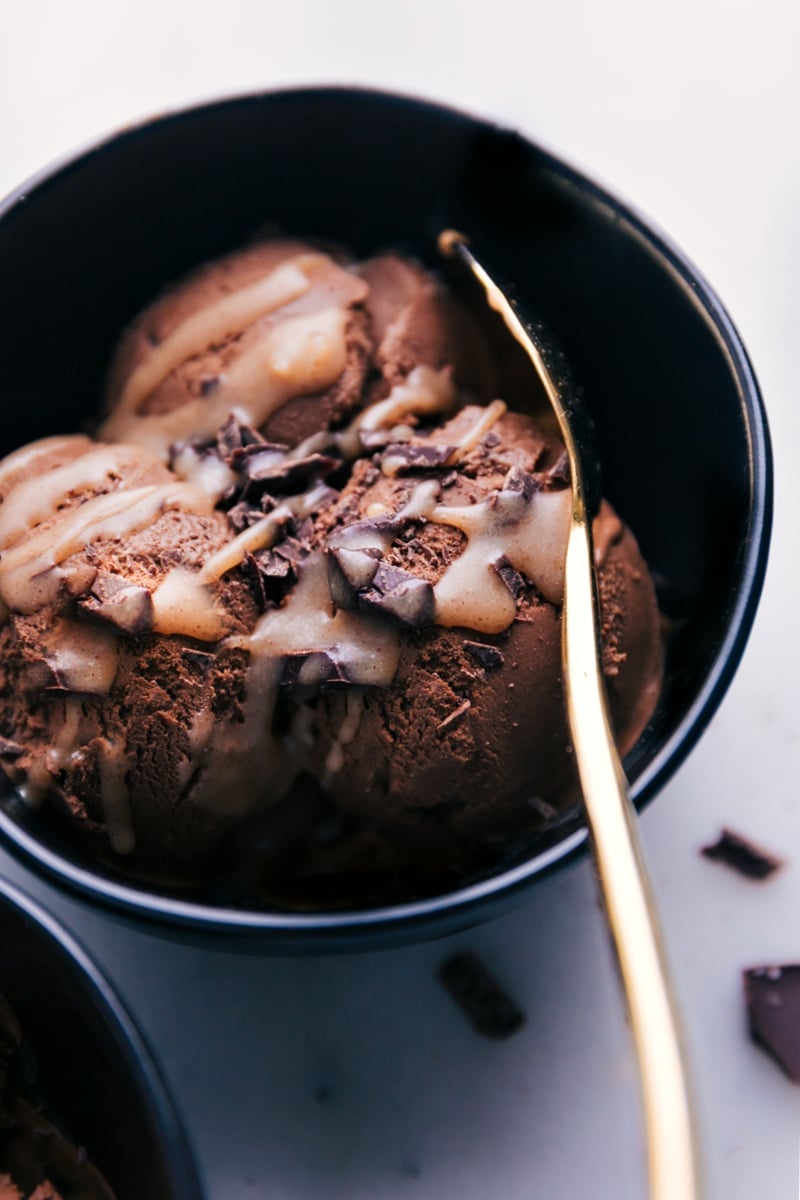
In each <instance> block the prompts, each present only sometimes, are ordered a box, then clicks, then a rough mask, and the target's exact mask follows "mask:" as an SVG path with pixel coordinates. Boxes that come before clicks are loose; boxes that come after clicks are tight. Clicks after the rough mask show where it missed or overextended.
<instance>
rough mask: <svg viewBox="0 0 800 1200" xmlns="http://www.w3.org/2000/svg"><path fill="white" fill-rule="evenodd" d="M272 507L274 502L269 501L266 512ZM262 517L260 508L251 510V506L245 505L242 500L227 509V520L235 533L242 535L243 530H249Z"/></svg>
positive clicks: (262, 513)
mask: <svg viewBox="0 0 800 1200" xmlns="http://www.w3.org/2000/svg"><path fill="white" fill-rule="evenodd" d="M274 507H275V501H274V500H272V499H270V504H269V509H268V510H267V511H270V510H271V509H273V508H274ZM264 515H265V514H264V510H263V509H262V508H253V506H252V505H250V504H247V503H246V502H245V501H244V500H240V501H239V503H238V504H235V505H234V506H233V508H230V509H228V520H229V521H230V523H231V525H232V526H233V528H234V529H235V530H236V532H237V533H243V532H244V531H245V529H249V528H250V526H251V525H255V524H256V522H257V521H260V520H262V519H263V517H264Z"/></svg>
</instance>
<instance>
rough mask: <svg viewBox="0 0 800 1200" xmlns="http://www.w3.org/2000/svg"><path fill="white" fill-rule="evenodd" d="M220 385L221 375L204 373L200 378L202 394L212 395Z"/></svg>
mask: <svg viewBox="0 0 800 1200" xmlns="http://www.w3.org/2000/svg"><path fill="white" fill-rule="evenodd" d="M218 387H219V375H204V376H203V378H202V379H201V380H200V395H201V396H210V395H211V393H212V392H215V391H216V390H217V388H218Z"/></svg>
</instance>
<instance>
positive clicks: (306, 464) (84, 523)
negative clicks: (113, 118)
mask: <svg viewBox="0 0 800 1200" xmlns="http://www.w3.org/2000/svg"><path fill="white" fill-rule="evenodd" d="M517 365H518V364H516V365H515V364H514V363H513V362H512V366H513V367H514V370H515V371H516V366H517ZM504 371H505V367H504V366H503V364H502V363H501V364H500V365H499V366H498V362H497V361H496V358H495V356H494V354H493V351H492V348H491V347H490V343H489V342H487V341H486V340H485V339H483V338H482V337H481V336H480V331H479V329H478V327H477V326H476V324H475V319H474V318H473V317H472V316H470V315H469V314H467V313H466V312H465V311H464V310H462V309H461V307H460V306H459V305H458V304H457V303H456V302H455V301H454V300H453V299H452V298H451V297H450V296H449V295H448V293H447V292H446V290H445V289H444V288H443V286H442V285H441V284H440V283H439V282H437V281H436V280H435V279H434V278H433V277H432V276H431V275H430V274H428V273H426V272H424V271H423V270H422V269H421V268H419V267H418V266H417V265H415V264H413V263H409V262H407V261H405V260H402V259H400V258H398V257H396V256H394V255H384V256H381V257H379V258H376V259H373V260H371V261H369V262H367V263H364V264H360V265H358V264H356V265H349V264H346V263H344V262H343V260H341V259H335V258H333V257H332V256H331V255H329V254H322V253H321V252H319V251H317V250H314V249H312V248H311V247H308V246H304V245H300V244H295V243H287V242H280V243H273V244H266V245H262V246H259V247H254V248H252V249H250V250H247V251H243V252H240V253H239V254H236V255H233V256H231V257H230V258H228V259H225V260H222V261H221V262H219V263H217V264H213V265H211V266H209V267H206V268H204V269H203V270H202V271H200V272H199V273H197V274H196V275H194V276H192V277H191V278H190V279H189V280H187V281H185V282H184V283H182V284H179V285H177V286H176V287H174V288H173V289H171V290H170V291H169V292H167V293H166V294H165V295H164V297H162V299H161V300H159V301H157V302H156V303H155V304H154V305H153V306H152V307H151V308H150V309H148V310H147V311H146V312H145V313H144V314H142V316H141V317H140V318H138V319H137V321H136V322H135V323H134V325H133V326H132V327H131V329H130V330H129V331H128V332H127V333H126V334H125V336H124V338H123V341H122V344H121V347H120V350H119V352H118V354H117V357H116V359H115V363H114V366H113V369H112V372H111V385H110V392H109V410H108V416H107V418H106V421H105V424H104V425H103V427H102V434H103V436H104V437H105V438H114V439H120V440H119V441H114V442H113V443H109V442H102V443H97V442H92V441H90V440H89V439H88V438H85V437H68V438H54V439H48V440H46V441H43V442H40V443H36V444H34V445H33V446H30V447H26V448H23V449H22V450H20V451H17V452H16V453H15V454H14V455H11V456H10V457H9V458H8V459H6V460H5V462H4V463H2V464H0V605H1V606H2V608H0V616H2V617H3V618H4V624H3V627H2V630H0V762H2V763H3V765H4V766H5V768H6V770H7V772H8V773H9V774H10V775H11V777H12V778H13V779H14V780H15V781H16V782H17V783H18V784H19V785H20V787H21V790H22V792H23V794H24V795H25V797H26V798H27V799H28V800H29V801H30V802H31V803H39V802H41V801H43V800H44V799H45V797H50V798H53V799H54V800H55V803H56V806H57V807H58V808H59V809H60V811H61V813H62V815H63V816H64V817H66V819H67V820H68V821H69V822H70V823H71V825H72V826H73V827H74V828H76V829H77V830H79V831H82V832H84V833H85V834H86V836H88V837H90V838H91V839H92V843H93V846H94V847H95V850H96V852H97V853H98V854H99V855H100V856H101V857H104V858H105V860H106V861H110V860H114V861H116V862H117V863H123V864H124V869H125V870H126V871H128V872H129V873H131V874H134V875H139V876H147V877H150V878H158V879H159V880H161V881H166V882H172V883H175V884H178V883H185V884H192V883H202V882H208V881H211V880H213V879H214V878H215V877H217V878H218V877H226V878H227V879H228V883H229V885H230V886H234V887H242V888H246V889H248V891H247V899H248V900H249V901H252V899H253V896H254V894H257V895H258V896H260V897H261V898H262V899H263V898H264V897H268V898H269V900H270V901H271V902H272V901H276V902H279V903H287V904H292V905H299V906H304V905H314V904H317V903H322V904H328V903H332V904H341V903H345V902H348V901H349V900H350V899H353V898H354V897H355V898H368V899H369V901H370V902H372V901H373V900H378V901H379V900H380V899H381V897H384V898H386V897H388V896H389V895H393V896H395V895H402V896H407V895H410V894H414V893H415V892H419V891H427V890H430V889H431V888H436V887H439V886H447V885H449V884H450V883H452V882H454V881H456V880H460V879H462V878H464V877H465V876H466V875H467V874H469V873H470V872H473V871H475V870H483V869H488V868H490V867H491V865H492V863H494V864H496V862H497V861H498V857H500V856H502V855H503V854H506V853H508V852H509V848H512V847H513V846H514V845H515V844H517V839H519V838H526V837H530V835H531V833H535V831H536V830H537V829H541V828H542V827H544V826H545V825H547V824H548V823H549V822H551V821H553V820H556V819H558V818H559V816H560V815H563V814H564V813H565V812H566V811H567V810H568V809H569V808H570V806H571V805H573V804H574V802H575V800H576V796H577V790H576V789H577V785H576V780H575V777H574V772H573V768H572V761H571V756H570V748H569V738H568V732H567V728H566V722H565V717H564V711H563V697H562V693H561V653H560V605H561V600H562V590H563V564H564V554H565V546H566V537H567V531H568V525H569V509H570V494H569V486H568V475H567V471H566V467H565V459H564V453H563V447H562V446H561V444H560V443H559V442H558V440H557V439H556V438H555V436H554V434H553V433H552V432H551V431H550V430H549V428H547V427H545V426H544V425H542V424H540V423H538V422H537V421H536V420H534V419H533V417H531V416H530V415H525V414H523V413H520V412H509V411H507V408H506V404H505V403H504V402H503V401H502V400H500V399H498V398H497V397H496V396H495V395H494V384H495V382H496V381H497V380H501V379H502V378H503V377H504ZM476 401H477V402H476ZM595 544H596V550H597V561H598V566H599V581H600V597H601V605H602V627H603V638H604V665H605V670H606V677H607V682H608V686H609V693H610V698H611V710H612V716H613V719H614V722H615V726H616V731H617V736H618V740H619V744H620V748H621V749H622V751H623V752H624V751H626V750H627V749H628V748H629V747H630V746H632V745H633V743H634V742H635V741H636V739H637V738H638V736H639V735H640V733H641V731H642V729H643V728H644V726H645V724H646V722H647V720H648V719H649V717H650V715H651V713H652V711H653V708H654V706H655V703H656V699H657V695H658V690H659V687H660V681H661V639H660V629H659V618H658V612H657V608H656V603H655V596H654V591H653V586H652V582H651V580H650V576H649V574H648V571H647V568H646V566H645V564H644V562H643V561H642V558H641V555H640V554H639V551H638V548H637V546H636V543H635V541H634V539H633V536H632V535H631V534H630V532H629V531H628V530H627V529H626V528H625V527H624V526H623V524H622V523H621V522H620V521H619V519H618V518H617V517H616V516H615V514H614V513H613V512H612V511H611V509H610V508H609V507H608V505H603V507H602V508H601V510H600V514H599V516H598V518H597V521H596V523H595ZM109 846H110V848H111V852H109V849H108V848H109Z"/></svg>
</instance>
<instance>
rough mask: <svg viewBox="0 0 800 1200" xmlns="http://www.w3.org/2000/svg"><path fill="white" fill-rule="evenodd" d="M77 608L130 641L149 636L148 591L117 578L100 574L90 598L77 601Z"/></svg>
mask: <svg viewBox="0 0 800 1200" xmlns="http://www.w3.org/2000/svg"><path fill="white" fill-rule="evenodd" d="M78 608H79V609H80V610H81V612H84V613H88V614H89V615H90V616H92V617H98V618H99V619H100V620H101V621H108V622H109V624H111V625H115V626H116V627H117V629H119V630H121V631H122V632H123V633H127V634H130V635H131V636H132V637H139V636H141V635H142V634H144V633H151V632H152V629H153V597H152V595H151V594H150V592H149V591H148V590H147V588H144V587H139V586H137V585H136V584H132V583H129V582H128V581H127V580H126V579H124V578H122V576H120V575H111V574H107V573H101V574H99V575H98V576H97V578H96V580H95V582H94V584H93V586H92V591H91V595H89V596H87V597H86V598H85V599H84V600H79V601H78Z"/></svg>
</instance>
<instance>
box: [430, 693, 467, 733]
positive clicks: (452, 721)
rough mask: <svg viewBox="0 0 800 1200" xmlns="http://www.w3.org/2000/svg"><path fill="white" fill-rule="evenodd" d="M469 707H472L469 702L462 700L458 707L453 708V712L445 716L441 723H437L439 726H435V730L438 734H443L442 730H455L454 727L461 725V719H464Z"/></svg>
mask: <svg viewBox="0 0 800 1200" xmlns="http://www.w3.org/2000/svg"><path fill="white" fill-rule="evenodd" d="M471 707H472V703H471V701H469V700H462V701H461V703H460V704H459V705H458V707H457V708H454V709H453V711H452V712H451V713H450V714H449V716H446V717H445V719H444V720H443V721H440V722H439V724H438V725H437V726H436V728H437V729H438V730H439V731H440V732H444V730H450V729H455V728H456V726H458V725H460V724H461V719H462V717H464V716H465V715H466V714H467V713H468V712H469V710H470V708H471Z"/></svg>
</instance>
